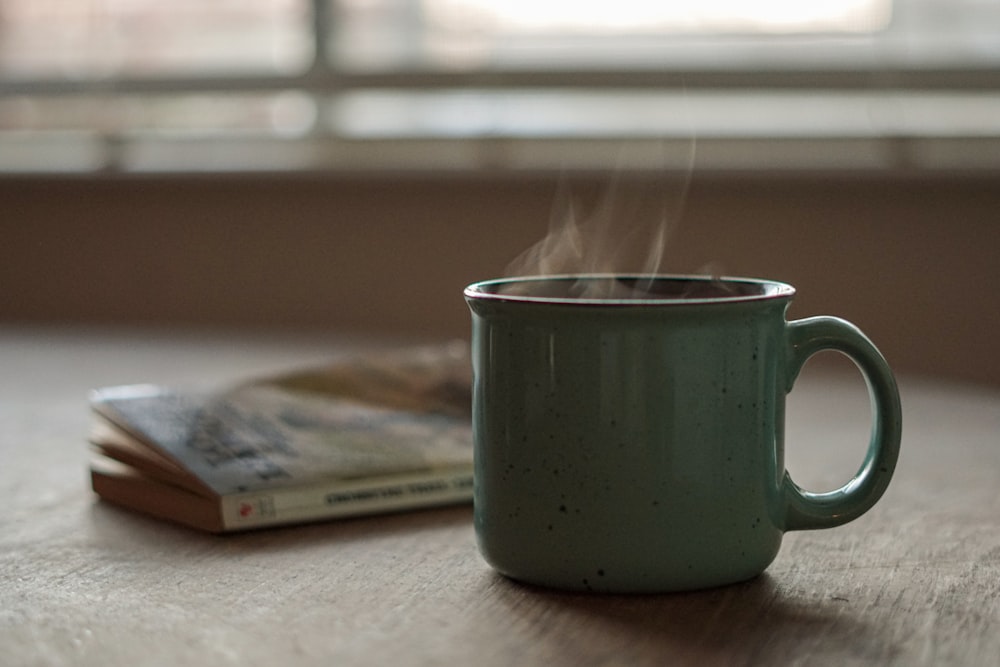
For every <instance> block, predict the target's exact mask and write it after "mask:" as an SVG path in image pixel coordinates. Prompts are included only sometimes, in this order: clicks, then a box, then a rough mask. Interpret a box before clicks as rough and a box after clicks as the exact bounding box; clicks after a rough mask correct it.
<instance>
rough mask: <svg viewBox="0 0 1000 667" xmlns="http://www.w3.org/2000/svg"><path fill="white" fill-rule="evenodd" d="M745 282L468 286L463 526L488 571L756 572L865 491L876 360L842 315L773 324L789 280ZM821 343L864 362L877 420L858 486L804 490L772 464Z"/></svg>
mask: <svg viewBox="0 0 1000 667" xmlns="http://www.w3.org/2000/svg"><path fill="white" fill-rule="evenodd" d="M658 280H659V281H664V284H665V281H671V280H673V281H681V280H685V281H689V280H690V279H688V278H680V277H677V278H670V277H660V278H658ZM745 282H746V284H750V285H751V286H755V285H760V286H761V289H762V290H764V289H765V288H768V289H769V294H768V296H757V297H753V296H750V297H745V298H744V297H737V298H701V299H685V298H653V299H644V300H641V301H640V300H607V301H602V300H595V301H581V300H573V299H560V298H552V299H546V298H542V299H529V300H522V299H518V298H513V297H512V298H506V297H504V296H503V295H501V294H498V290H499V287H498V282H497V281H489V282H488V283H480V284H478V285H473V286H470V287H469V288H468V289H467V290H466V299H467V302H468V304H469V306H470V308H471V310H472V359H473V375H474V381H473V432H474V440H475V528H476V535H477V540H478V544H479V548H480V551H481V553H482V554H483V556H484V558H485V559H486V560H487V561H488V562H489V563H490V564H491V565H492V566H493V567H494V568H496V569H497V570H498V571H499V572H501V573H503V574H505V575H507V576H509V577H512V578H514V579H518V580H521V581H524V582H529V583H533V584H539V585H543V586H549V587H555V588H560V589H568V590H580V591H604V592H664V591H677V590H686V589H695V588H704V587H710V586H718V585H723V584H728V583H733V582H737V581H741V580H745V579H748V578H751V577H753V576H755V575H758V574H759V573H761V572H763V571H764V569H765V568H767V566H768V565H769V564H770V563H771V561H772V560H773V559H774V557H775V555H776V554H777V552H778V549H779V546H780V544H781V539H782V534H783V533H784V532H785V531H787V530H796V529H806V528H821V527H829V526H834V525H838V524H841V523H844V522H846V521H850V520H851V519H853V518H855V517H857V516H859V515H860V514H862V513H863V512H865V511H866V510H867V509H868V508H870V507H871V506H872V505H873V504H874V503H875V502H876V501H877V500H878V498H879V497H880V496H881V494H882V492H883V491H884V490H885V488H886V486H887V485H888V482H889V479H890V477H891V475H892V471H893V469H894V467H895V462H896V458H897V456H898V450H899V440H900V410H899V398H898V392H897V391H896V386H895V382H894V380H893V378H892V374H891V372H890V370H889V368H888V366H887V365H886V363H885V361H884V360H883V359H882V357H881V355H880V354H879V353H878V351H877V350H876V349H875V347H874V346H873V345H872V344H871V343H870V342H869V341H868V340H867V338H865V337H864V336H863V335H862V334H861V332H860V331H858V330H857V329H856V328H855V327H853V326H852V325H850V324H849V323H847V322H844V321H843V320H839V319H836V318H812V319H809V320H800V321H797V322H791V323H788V322H786V320H785V310H786V309H787V307H788V304H789V302H790V299H791V297H792V294H793V290H792V289H791V288H788V287H787V286H783V285H780V284H778V283H767V282H764V281H745ZM775 287H776V288H775ZM668 291H669V290H668ZM828 348H834V349H839V350H841V351H843V352H844V353H845V354H847V355H848V356H851V357H852V358H853V359H854V360H855V362H856V363H857V364H858V366H859V367H860V368H861V370H862V372H863V373H864V375H865V377H866V379H867V381H868V384H869V386H870V388H871V394H872V398H873V406H874V408H875V409H874V421H875V425H876V426H875V428H874V430H873V436H872V440H871V443H870V446H869V451H868V454H867V457H866V459H865V461H864V463H863V465H862V466H861V469H860V470H859V473H858V475H857V476H856V477H855V479H853V480H851V481H850V482H848V483H847V484H845V486H844V487H842V488H841V489H839V490H837V491H834V492H831V493H824V494H812V493H809V492H806V491H803V490H801V489H799V487H797V486H796V485H795V484H794V483H793V482H792V480H791V479H790V478H789V477H788V475H787V473H786V472H785V468H784V455H783V451H784V450H783V447H784V444H783V430H784V409H785V408H784V406H785V394H786V393H787V391H789V390H790V389H791V386H792V383H793V382H794V379H795V376H796V374H797V373H798V371H799V369H800V368H801V366H802V364H803V363H804V361H805V360H806V359H807V358H808V356H810V355H811V354H813V353H815V352H816V351H818V350H820V349H828Z"/></svg>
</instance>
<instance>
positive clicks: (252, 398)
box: [89, 343, 472, 533]
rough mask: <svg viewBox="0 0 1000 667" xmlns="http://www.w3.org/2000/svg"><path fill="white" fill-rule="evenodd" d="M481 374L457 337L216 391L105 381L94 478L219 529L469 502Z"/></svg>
mask: <svg viewBox="0 0 1000 667" xmlns="http://www.w3.org/2000/svg"><path fill="white" fill-rule="evenodd" d="M471 375H472V372H471V367H470V365H469V358H468V353H467V346H466V345H465V344H462V343H455V344H449V345H444V346H434V347H421V348H414V349H405V350H394V351H389V352H378V353H369V354H356V355H352V356H349V357H343V358H340V359H338V360H335V361H334V362H331V363H330V364H328V365H326V366H324V367H318V368H307V369H302V370H297V371H293V372H289V373H285V374H280V375H275V376H270V377H264V378H255V379H251V380H248V381H245V382H240V383H238V384H236V385H234V386H230V387H226V388H224V389H223V390H221V391H214V392H207V393H204V392H198V391H188V390H182V389H177V388H172V387H164V386H159V385H123V386H113V387H104V388H100V389H96V390H94V391H93V392H91V395H90V406H91V412H92V415H93V420H92V427H91V432H90V437H89V442H90V443H91V446H92V449H93V452H94V457H93V459H92V461H91V465H90V477H91V484H92V486H93V489H94V491H95V492H96V493H97V495H98V496H100V497H101V498H103V499H105V500H107V501H110V502H112V503H116V504H119V505H123V506H126V507H129V508H132V509H134V510H138V511H140V512H143V513H145V514H148V515H151V516H154V517H158V518H160V519H166V520H169V521H174V522H177V523H181V524H184V525H187V526H190V527H193V528H197V529H200V530H205V531H209V532H213V533H224V532H230V531H239V530H247V529H256V528H263V527H267V526H277V525H285V524H292V523H302V522H309V521H319V520H326V519H335V518H342V517H350V516H360V515H367V514H375V513H382V512H390V511H400V510H411V509H416V508H422V507H431V506H438V505H446V504H453V503H465V502H470V501H471V498H472V429H471V419H470V410H471V393H470V392H471V389H470V385H471Z"/></svg>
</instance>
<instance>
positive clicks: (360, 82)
mask: <svg viewBox="0 0 1000 667" xmlns="http://www.w3.org/2000/svg"><path fill="white" fill-rule="evenodd" d="M998 66H1000V3H998V2H996V0H815V1H814V2H795V1H792V0H757V1H756V2H753V3H748V2H743V1H741V0H699V2H697V3H690V2H672V1H670V0H653V1H651V0H616V2H613V3H607V2H597V1H596V0H506V1H505V2H495V1H493V0H312V2H308V1H307V0H215V1H214V2H208V3H206V2H201V1H199V0H174V1H172V2H169V3H165V2H159V1H158V0H0V171H8V172H9V171H99V170H120V171H129V172H132V171H176V170H181V171H197V170H207V171H232V170H245V169H255V170H337V169H350V170H358V169H374V170H383V169H391V170H398V169H404V170H405V169H414V170H445V171H447V170H470V169H472V170H476V169H503V170H507V169H511V170H517V169H550V168H584V169H587V168H607V167H610V166H616V165H617V166H621V160H624V161H625V162H626V165H625V166H631V167H635V168H643V167H650V168H672V167H677V168H686V167H687V166H689V165H691V164H694V166H695V167H696V168H700V169H709V170H710V169H752V170H759V169H795V170H799V169H870V170H886V169H918V170H919V169H929V170H935V169H995V168H997V167H1000V90H998V85H1000V67H998ZM623 156H624V157H623ZM616 161H617V162H616Z"/></svg>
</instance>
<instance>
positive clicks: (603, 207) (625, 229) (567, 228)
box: [506, 139, 696, 298]
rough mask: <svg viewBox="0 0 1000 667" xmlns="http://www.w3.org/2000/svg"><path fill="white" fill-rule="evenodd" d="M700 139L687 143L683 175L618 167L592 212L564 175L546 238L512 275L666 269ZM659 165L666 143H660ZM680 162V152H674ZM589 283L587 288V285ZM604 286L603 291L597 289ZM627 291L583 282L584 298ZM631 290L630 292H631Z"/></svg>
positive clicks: (511, 269)
mask: <svg viewBox="0 0 1000 667" xmlns="http://www.w3.org/2000/svg"><path fill="white" fill-rule="evenodd" d="M695 149H696V142H695V140H693V139H692V140H691V141H690V142H689V144H688V147H687V150H686V153H687V154H686V155H685V156H684V164H683V166H682V169H681V170H680V173H679V174H677V175H673V174H671V173H669V172H668V171H667V170H666V169H660V170H659V172H660V174H659V175H658V176H649V177H647V176H642V177H636V178H631V179H627V178H626V177H625V176H624V174H623V173H622V169H621V168H620V167H619V168H618V169H616V170H615V171H614V175H613V177H612V181H611V184H610V185H609V187H608V188H607V190H606V192H605V193H604V194H603V195H602V196H601V198H600V200H599V202H598V203H597V205H596V206H594V207H593V208H592V209H591V210H585V207H584V206H583V205H582V204H581V201H580V199H579V197H577V196H575V194H574V193H573V191H572V188H571V187H570V185H569V184H568V182H567V181H566V180H565V179H562V180H561V181H560V183H559V187H558V189H557V192H556V197H555V201H554V204H553V210H552V215H551V217H550V220H549V231H548V233H547V234H546V236H545V237H544V238H542V239H541V240H540V241H539V242H538V243H536V244H535V245H533V246H532V247H531V248H529V249H528V250H526V251H525V252H523V253H521V255H520V256H518V257H517V258H516V259H514V261H512V262H511V263H510V264H509V265H508V266H507V271H506V275H507V276H528V275H557V274H585V273H632V274H641V275H652V274H655V273H660V272H662V271H663V262H664V258H665V253H666V247H667V242H668V239H669V238H670V235H671V234H672V233H673V231H674V229H675V228H676V227H677V225H678V224H679V222H680V218H681V215H682V213H683V210H684V205H685V202H686V200H687V194H688V190H689V188H690V184H691V177H692V174H693V171H694V160H695V153H696V150H695ZM657 150H658V151H659V155H658V156H657V159H658V162H659V164H660V165H663V164H666V162H667V159H666V158H668V157H670V156H668V155H667V154H666V147H665V146H664V145H663V144H662V143H660V144H658V145H657ZM673 158H674V161H675V162H676V158H677V156H676V155H674V156H673ZM584 285H586V286H584ZM595 285H603V286H604V287H602V288H599V289H602V292H601V293H593V290H594V289H595V287H594V286H595ZM623 290H628V288H626V287H625V286H624V285H623V284H619V283H616V282H614V281H602V282H600V283H598V282H596V281H589V282H587V283H581V287H580V291H579V293H578V294H577V295H576V296H579V297H581V298H619V297H625V296H628V294H627V293H620V292H621V291H623ZM629 291H631V290H629Z"/></svg>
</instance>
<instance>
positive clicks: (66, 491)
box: [0, 329, 1000, 667]
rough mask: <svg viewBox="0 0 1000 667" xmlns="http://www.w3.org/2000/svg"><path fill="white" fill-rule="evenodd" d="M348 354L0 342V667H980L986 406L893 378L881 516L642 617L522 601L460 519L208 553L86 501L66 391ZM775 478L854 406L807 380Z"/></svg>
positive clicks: (988, 461)
mask: <svg viewBox="0 0 1000 667" xmlns="http://www.w3.org/2000/svg"><path fill="white" fill-rule="evenodd" d="M352 344H356V341H353V342H352V341H344V340H337V339H333V338H331V340H316V339H308V340H307V339H301V338H299V339H295V338H284V339H274V338H264V337H257V338H254V337H250V336H243V337H240V338H238V339H237V338H233V337H228V336H224V335H221V334H219V335H215V336H204V335H203V336H195V335H190V334H189V335H181V334H151V333H148V332H120V331H119V332H107V331H104V332H102V331H96V330H88V331H75V332H73V331H71V332H65V331H58V330H18V329H3V330H0V372H2V377H0V507H2V512H0V665H94V666H96V665H101V666H109V665H185V664H192V665H230V664H234V665H261V666H265V665H266V666H268V667H273V666H275V665H277V666H280V667H291V666H296V665H393V664H396V665H460V664H474V665H477V666H489V665H554V666H555V665H574V666H576V665H684V664H696V665H699V666H705V665H758V664H760V665H775V664H781V665H907V666H910V665H976V666H979V665H984V666H990V665H998V664H1000V391H998V390H996V389H995V388H986V387H975V386H965V385H957V384H946V383H941V382H935V381H932V380H927V379H920V378H910V377H902V378H900V386H901V389H902V393H903V410H904V436H903V448H902V455H901V458H900V464H899V467H898V470H897V473H896V478H895V480H894V481H893V484H892V485H891V486H890V489H889V491H888V493H887V494H886V496H885V497H884V498H883V500H882V501H881V502H880V503H879V504H878V505H877V506H876V507H875V508H874V509H873V510H872V511H871V512H869V513H868V514H866V515H865V516H863V517H862V518H860V519H859V520H857V521H855V522H854V523H851V524H849V525H847V526H844V527H841V528H836V529H831V530H828V531H817V532H805V533H790V534H788V535H786V537H785V542H784V545H783V547H782V551H781V553H780V554H779V556H778V558H777V560H776V561H775V562H774V564H773V565H772V566H771V567H770V568H769V570H768V571H767V572H766V573H765V574H764V575H762V576H761V577H759V578H757V579H755V580H753V581H750V582H747V583H744V584H739V585H735V586H731V587H726V588H719V589H714V590H707V591H700V592H694V593H684V594H674V595H656V596H587V595H570V594H563V593H557V592H552V591H546V590H541V589H536V588H530V587H525V586H522V585H519V584H516V583H513V582H511V581H508V580H506V579H504V578H502V577H500V576H498V575H496V574H495V573H494V572H492V571H491V570H490V568H489V567H488V566H487V565H486V564H485V563H484V562H483V561H482V559H481V558H480V557H479V555H478V553H477V551H476V546H475V539H474V536H473V532H472V526H471V508H469V507H456V508H449V509H442V510H434V511H424V512H416V513H411V514H401V515H393V516H384V517H377V518H368V519H358V520H349V521H340V522H331V523H324V524H316V525H309V526H300V527H294V528H286V529H280V530H270V531H261V532H256V533H248V534H241V535H233V536H227V537H215V536H209V535H203V534H200V533H196V532H194V531H191V530H187V529H184V528H180V527H175V526H172V525H169V524H165V523H161V522H157V521H155V520H151V519H147V518H145V517H142V516H139V515H136V514H133V513H130V512H128V511H125V510H121V509H118V508H115V507H112V506H110V505H107V504H105V503H102V502H99V501H97V500H96V499H95V497H94V496H93V494H92V492H91V491H90V489H89V488H88V486H87V476H86V461H87V451H86V447H85V445H84V442H85V436H86V431H87V424H88V414H87V407H86V391H87V390H88V389H89V388H91V387H94V386H99V385H104V384H115V383H122V382H139V381H159V382H169V383H188V384H192V383H195V384H197V383H205V382H207V381H209V380H210V381H213V382H221V381H224V380H227V379H235V378H237V377H245V376H247V375H251V374H255V373H259V372H264V371H270V370H277V369H284V368H287V367H289V366H293V365H302V364H308V363H312V362H316V361H321V360H324V359H326V358H328V357H329V356H331V355H333V354H335V353H336V352H337V351H340V350H343V349H346V348H348V347H349V346H350V345H352ZM788 420H789V421H788V437H787V440H788V444H787V446H788V465H789V468H790V470H791V471H792V473H793V475H794V476H795V477H796V480H797V481H798V482H799V483H800V484H802V485H804V486H807V487H809V488H811V489H813V490H824V488H823V487H834V486H838V485H839V484H840V483H842V482H843V481H845V480H846V479H847V477H849V476H850V474H852V473H853V471H854V469H855V468H856V467H857V465H858V463H859V462H860V456H861V454H860V452H861V451H862V449H863V446H864V442H863V441H864V440H865V439H866V438H867V431H868V407H867V399H866V398H865V396H864V387H863V384H862V383H861V381H860V379H859V378H858V377H856V375H855V374H853V373H845V372H843V369H842V367H840V366H839V365H834V367H831V368H823V367H822V365H821V364H817V367H816V368H811V369H810V368H807V369H806V372H804V374H803V376H802V378H801V379H800V381H799V383H798V384H797V386H796V388H795V390H794V392H793V394H792V395H791V397H790V399H789V407H788Z"/></svg>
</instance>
